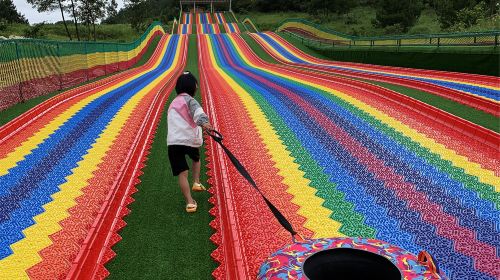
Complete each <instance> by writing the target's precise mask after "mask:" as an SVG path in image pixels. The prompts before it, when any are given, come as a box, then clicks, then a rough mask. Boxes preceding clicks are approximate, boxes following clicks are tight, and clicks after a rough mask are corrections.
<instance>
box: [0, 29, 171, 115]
mask: <svg viewBox="0 0 500 280" xmlns="http://www.w3.org/2000/svg"><path fill="white" fill-rule="evenodd" d="M161 34H164V29H163V27H162V26H161V24H160V23H158V22H155V23H153V24H152V25H151V26H150V27H149V28H148V29H147V31H146V32H145V33H144V34H143V35H142V36H141V37H140V38H138V39H137V40H135V41H134V42H131V43H108V42H75V41H52V40H38V39H14V40H2V41H0V110H3V109H5V108H8V107H10V106H12V105H13V104H16V103H19V102H23V101H25V100H28V99H30V98H33V97H37V96H40V95H44V94H47V93H49V92H53V91H56V90H63V89H65V88H68V87H72V86H74V85H77V84H80V83H83V82H86V81H89V80H92V79H94V78H96V77H99V76H103V75H107V74H110V73H114V72H117V71H121V70H125V69H128V68H129V67H131V66H133V65H134V64H136V63H137V61H138V60H139V59H140V58H141V56H142V54H143V53H144V52H145V50H146V49H147V46H148V45H149V43H150V41H151V40H152V39H153V38H154V37H156V36H158V35H161Z"/></svg>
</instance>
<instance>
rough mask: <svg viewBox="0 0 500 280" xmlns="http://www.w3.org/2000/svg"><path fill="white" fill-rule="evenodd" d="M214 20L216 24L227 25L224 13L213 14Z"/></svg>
mask: <svg viewBox="0 0 500 280" xmlns="http://www.w3.org/2000/svg"><path fill="white" fill-rule="evenodd" d="M214 18H215V20H216V22H217V23H218V24H225V23H227V21H226V17H225V16H224V13H214Z"/></svg>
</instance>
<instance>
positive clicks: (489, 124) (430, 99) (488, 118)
mask: <svg viewBox="0 0 500 280" xmlns="http://www.w3.org/2000/svg"><path fill="white" fill-rule="evenodd" d="M279 35H280V36H281V37H282V38H284V39H285V40H287V41H288V42H290V43H291V44H293V45H294V46H295V47H297V48H299V49H300V50H301V51H303V52H305V53H307V54H309V55H312V56H315V57H318V58H322V59H326V60H331V59H328V58H326V57H324V56H322V55H320V54H318V53H317V52H316V51H314V50H312V49H310V48H308V47H307V46H304V45H302V44H301V43H300V41H299V40H297V39H296V38H292V37H291V36H289V35H286V34H282V33H280V34H279ZM249 39H250V40H252V41H255V40H253V39H252V38H249ZM257 47H258V48H260V49H262V47H261V46H260V45H258V44H256V46H255V48H257ZM252 49H253V48H252ZM337 76H341V77H346V76H343V75H341V74H338V75H337ZM347 78H349V79H355V80H359V81H363V82H366V83H370V84H374V85H378V86H381V87H383V88H386V89H390V90H393V91H396V92H398V93H401V94H403V95H406V96H408V97H411V98H414V99H416V100H419V101H421V102H424V103H426V104H428V105H431V106H433V107H435V108H438V109H441V110H443V111H446V112H448V113H450V114H452V115H455V116H457V117H460V118H462V119H465V120H468V121H470V122H472V123H475V124H477V125H479V126H482V127H485V128H487V129H490V130H493V131H495V132H500V126H499V118H498V117H495V116H493V115H491V114H488V113H486V112H484V111H481V110H478V109H475V108H472V107H469V106H467V105H464V104H461V103H458V102H455V101H453V100H449V99H446V98H444V97H441V96H437V95H434V94H431V93H428V92H425V91H421V90H417V89H413V88H409V87H405V86H400V85H394V84H390V83H385V82H378V81H371V80H367V79H360V78H351V77H347Z"/></svg>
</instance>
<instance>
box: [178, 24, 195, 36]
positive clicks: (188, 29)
mask: <svg viewBox="0 0 500 280" xmlns="http://www.w3.org/2000/svg"><path fill="white" fill-rule="evenodd" d="M192 33H193V26H192V25H191V24H187V23H181V24H179V25H178V27H177V34H192Z"/></svg>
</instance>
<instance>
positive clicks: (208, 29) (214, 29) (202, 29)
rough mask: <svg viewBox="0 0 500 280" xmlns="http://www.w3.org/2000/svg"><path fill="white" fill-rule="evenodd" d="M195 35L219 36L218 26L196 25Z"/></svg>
mask: <svg viewBox="0 0 500 280" xmlns="http://www.w3.org/2000/svg"><path fill="white" fill-rule="evenodd" d="M196 33H197V34H219V33H220V29H219V25H218V24H197V25H196Z"/></svg>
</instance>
